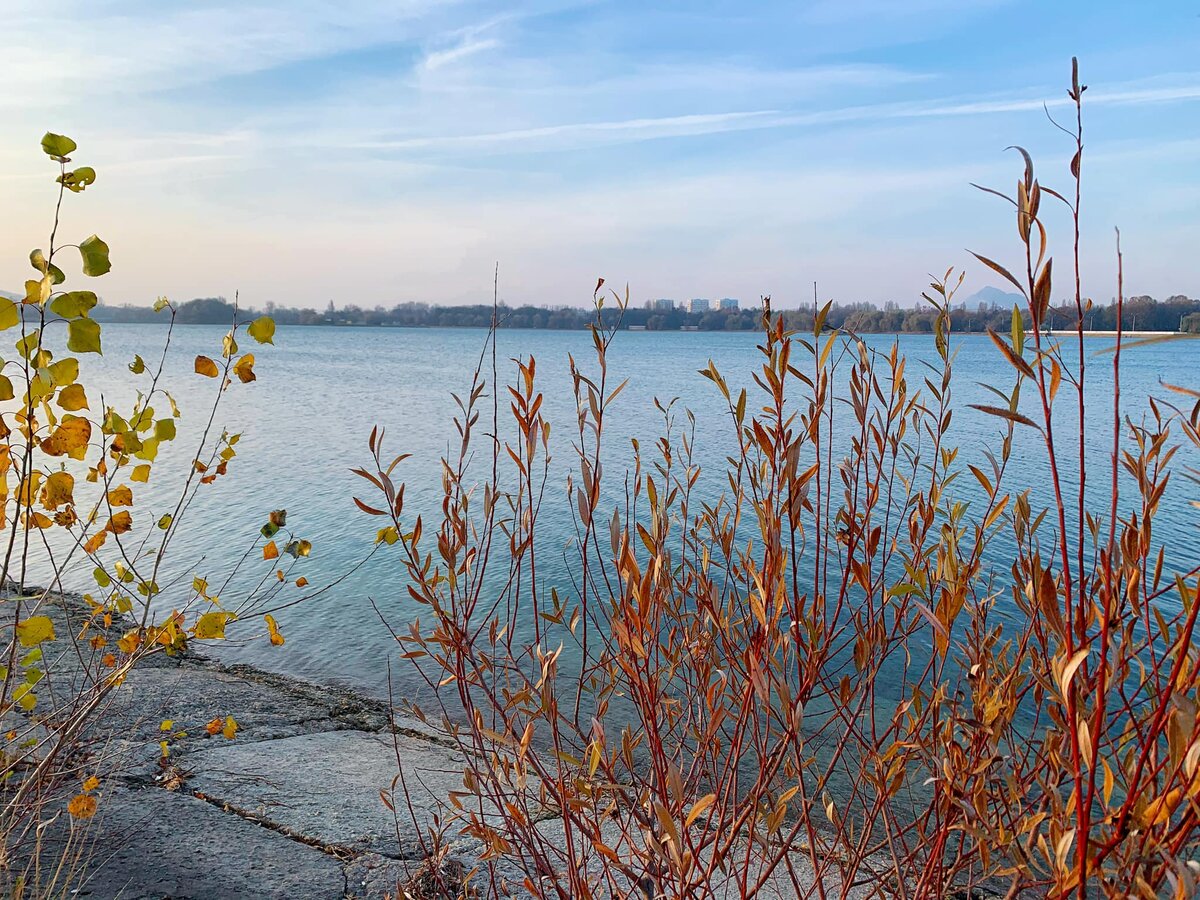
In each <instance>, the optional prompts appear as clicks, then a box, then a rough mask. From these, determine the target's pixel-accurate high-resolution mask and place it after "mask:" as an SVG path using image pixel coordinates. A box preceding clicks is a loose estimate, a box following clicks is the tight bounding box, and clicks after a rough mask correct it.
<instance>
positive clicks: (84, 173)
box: [57, 166, 96, 194]
mask: <svg viewBox="0 0 1200 900" xmlns="http://www.w3.org/2000/svg"><path fill="white" fill-rule="evenodd" d="M57 181H58V183H59V184H61V185H62V186H63V187H65V188H66V189H67V190H69V191H72V192H74V193H76V194H78V193H81V192H82V191H83V189H84V188H86V187H87V186H88V185H89V184H93V183H95V181H96V170H95V169H93V168H92V167H91V166H83V167H81V168H78V169H76V170H75V171H74V172H64V173H63V174H62V175H59V176H58V179H57Z"/></svg>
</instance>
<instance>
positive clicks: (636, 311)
mask: <svg viewBox="0 0 1200 900" xmlns="http://www.w3.org/2000/svg"><path fill="white" fill-rule="evenodd" d="M266 312H267V313H269V314H270V315H271V316H272V318H274V320H275V321H276V322H278V323H279V324H280V325H351V326H354V325H357V326H375V327H381V326H391V327H409V328H447V327H450V328H487V327H488V326H490V325H491V323H492V313H493V309H492V306H491V305H490V304H483V303H480V304H472V305H468V306H435V305H432V304H429V303H401V304H398V305H396V306H393V307H391V308H385V307H383V306H375V307H373V308H366V307H362V306H358V305H355V304H349V305H347V306H343V307H335V306H334V305H333V304H332V303H331V304H330V305H329V306H328V307H326V308H325V309H324V310H315V309H298V308H289V307H281V306H276V305H274V304H268V306H267V309H266ZM498 312H499V320H498V325H499V327H501V328H536V329H549V330H573V329H582V328H586V327H587V326H588V325H590V324H594V323H595V322H596V321H597V313H596V311H595V310H594V309H584V308H575V307H562V308H557V309H552V308H547V307H542V306H508V305H505V304H501V305H500V306H499V308H498ZM253 314H254V311H250V310H244V311H243V313H242V315H243V317H244V316H247V315H253ZM776 314H777V315H781V316H783V319H784V323H785V325H786V327H788V328H794V329H798V330H811V328H812V323H813V309H812V308H811V307H807V308H803V309H777V310H776ZM232 315H233V304H231V303H230V302H228V301H227V300H226V299H225V298H223V297H205V298H198V299H195V300H189V301H188V302H186V303H184V304H182V305H181V306H180V307H179V311H178V314H177V317H176V321H177V322H178V323H180V324H196V325H217V324H228V322H229V321H230V318H231V317H232ZM599 315H600V316H601V319H602V322H603V324H604V325H606V326H609V327H611V325H612V324H613V323H614V322H615V321H616V318H617V317H618V316H621V317H622V324H623V325H624V326H626V327H631V328H639V329H645V330H647V331H679V330H681V329H687V330H689V331H691V330H695V331H753V330H757V329H759V328H761V322H762V311H761V309H757V308H749V309H737V310H710V311H707V312H695V313H692V312H688V311H687V310H684V309H679V308H676V309H670V310H661V309H655V308H653V307H651V306H650V305H647V306H645V307H632V306H631V307H629V308H627V309H625V310H624V311H623V312H622V311H620V310H617V309H616V308H612V307H608V308H605V309H603V310H601V312H600V314H599ZM93 316H94V318H96V319H97V320H99V321H106V322H149V321H153V320H154V312H153V310H151V309H150V308H148V307H142V306H104V305H101V306H98V307H97V308H96V309H95V310H94V312H93ZM936 317H937V313H936V311H935V310H934V309H933V308H932V307H916V308H912V307H909V308H904V307H900V306H898V305H896V304H894V303H889V304H887V305H885V306H884V307H883V308H880V307H878V306H873V305H872V304H870V303H836V302H835V303H833V304H832V305H831V306H830V308H829V312H828V314H827V316H826V318H825V325H826V327H827V328H843V329H846V330H848V331H853V332H857V333H860V334H879V333H897V332H900V333H913V334H920V333H926V332H931V331H932V330H933V325H934V321H935V319H936ZM1024 317H1025V319H1026V324H1027V325H1028V318H1029V317H1028V313H1025V314H1024ZM950 319H951V327H952V329H953V330H954V331H958V332H964V331H967V332H970V331H986V330H987V329H989V328H991V329H994V330H996V331H999V332H1002V333H1005V332H1007V331H1008V330H1009V329H1010V327H1011V324H1012V307H1002V306H990V307H976V308H973V309H972V308H967V307H966V306H960V307H958V308H955V309H953V310H952V311H951V313H950ZM1074 322H1075V310H1074V308H1073V306H1071V307H1068V306H1066V305H1063V306H1059V307H1052V308H1051V309H1050V311H1049V315H1048V317H1047V324H1048V325H1049V327H1050V328H1051V329H1053V328H1073V327H1074ZM1122 325H1123V328H1124V329H1125V330H1126V331H1172V332H1174V331H1184V332H1188V333H1191V334H1200V300H1196V299H1192V298H1189V297H1186V296H1184V295H1182V294H1178V295H1175V296H1172V297H1168V298H1167V299H1166V300H1156V299H1155V298H1153V297H1149V296H1138V297H1132V298H1129V299H1127V300H1126V301H1125V306H1124V316H1123V322H1122ZM1084 327H1085V328H1086V329H1087V330H1089V331H1114V330H1116V327H1117V310H1116V304H1115V303H1109V304H1104V305H1101V304H1096V305H1094V306H1093V307H1092V309H1091V310H1090V311H1089V312H1088V313H1087V314H1086V315H1085V316H1084Z"/></svg>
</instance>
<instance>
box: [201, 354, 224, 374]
mask: <svg viewBox="0 0 1200 900" xmlns="http://www.w3.org/2000/svg"><path fill="white" fill-rule="evenodd" d="M196 374H197V375H203V376H204V377H205V378H216V377H217V376H218V375H219V374H220V370H219V369H218V368H217V364H216V363H215V362H213V361H212V360H211V359H209V358H208V357H207V356H197V357H196Z"/></svg>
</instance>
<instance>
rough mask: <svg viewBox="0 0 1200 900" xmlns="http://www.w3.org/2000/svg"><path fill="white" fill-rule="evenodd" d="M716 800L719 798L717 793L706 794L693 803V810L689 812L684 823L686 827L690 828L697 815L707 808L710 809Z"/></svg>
mask: <svg viewBox="0 0 1200 900" xmlns="http://www.w3.org/2000/svg"><path fill="white" fill-rule="evenodd" d="M716 800H717V795H716V794H705V795H704V796H703V797H701V798H700V799H699V800H697V801H696V802H695V803H694V804H693V805H692V808H691V810H690V811H689V812H688V814H687V819H686V820H685V821H684V823H683V824H684V827H685V828H690V827H691V824H692V823H693V822H695V821H696V819H697V817H699V815H700V814H701V813H703V812H704V811H705V810H706V809H708V808H709V807H710V806H712V805H713V803H715V802H716Z"/></svg>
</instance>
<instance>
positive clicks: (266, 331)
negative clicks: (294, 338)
mask: <svg viewBox="0 0 1200 900" xmlns="http://www.w3.org/2000/svg"><path fill="white" fill-rule="evenodd" d="M246 332H247V333H248V334H249V335H250V337H252V338H254V339H255V340H256V341H258V342H259V343H260V344H273V343H275V341H274V337H275V322H274V320H272V319H269V318H267V317H266V316H259V317H258V318H257V319H255V320H254V321H253V322H251V323H250V327H249V328H247V329H246Z"/></svg>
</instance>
